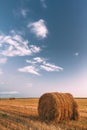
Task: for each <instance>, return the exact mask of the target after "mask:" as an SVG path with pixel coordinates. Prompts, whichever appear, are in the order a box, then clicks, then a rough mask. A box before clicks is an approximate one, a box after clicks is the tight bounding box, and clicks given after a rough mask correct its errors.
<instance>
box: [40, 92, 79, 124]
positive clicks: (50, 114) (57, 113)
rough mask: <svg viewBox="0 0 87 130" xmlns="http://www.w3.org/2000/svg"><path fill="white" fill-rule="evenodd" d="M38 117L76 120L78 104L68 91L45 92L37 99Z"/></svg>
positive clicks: (57, 120)
mask: <svg viewBox="0 0 87 130" xmlns="http://www.w3.org/2000/svg"><path fill="white" fill-rule="evenodd" d="M38 113H39V117H40V119H41V120H43V121H48V122H49V121H55V122H60V121H63V120H78V119H79V112H78V104H77V103H76V101H75V100H74V98H73V96H72V95H71V94H69V93H57V92H53V93H45V94H43V95H42V96H41V97H40V99H39V104H38Z"/></svg>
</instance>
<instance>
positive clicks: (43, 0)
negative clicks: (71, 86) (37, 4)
mask: <svg viewBox="0 0 87 130" xmlns="http://www.w3.org/2000/svg"><path fill="white" fill-rule="evenodd" d="M40 1H41V4H42V6H43V8H47V5H46V3H45V0H40Z"/></svg>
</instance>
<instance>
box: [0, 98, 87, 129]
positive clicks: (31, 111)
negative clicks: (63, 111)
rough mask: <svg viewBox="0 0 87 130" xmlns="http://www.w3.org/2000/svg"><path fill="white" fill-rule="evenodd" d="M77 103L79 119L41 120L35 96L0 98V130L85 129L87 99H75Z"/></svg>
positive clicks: (86, 122)
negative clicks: (58, 121) (49, 121)
mask: <svg viewBox="0 0 87 130" xmlns="http://www.w3.org/2000/svg"><path fill="white" fill-rule="evenodd" d="M75 100H76V101H77V102H78V105H79V112H80V120H79V121H63V122H61V123H57V124H55V123H45V122H41V121H40V119H39V117H38V111H37V108H38V101H39V99H36V98H25V99H0V130H87V99H86V98H85V99H80V98H79V99H75Z"/></svg>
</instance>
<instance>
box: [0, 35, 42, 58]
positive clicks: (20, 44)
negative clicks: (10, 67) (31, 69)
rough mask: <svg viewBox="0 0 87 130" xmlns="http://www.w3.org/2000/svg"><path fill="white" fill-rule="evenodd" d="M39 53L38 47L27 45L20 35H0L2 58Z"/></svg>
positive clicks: (26, 41)
mask: <svg viewBox="0 0 87 130" xmlns="http://www.w3.org/2000/svg"><path fill="white" fill-rule="evenodd" d="M38 52H40V47H37V46H35V45H29V41H28V40H25V39H24V38H23V37H22V36H21V35H19V34H14V35H0V54H1V55H3V56H9V57H13V56H25V55H32V54H33V53H38Z"/></svg>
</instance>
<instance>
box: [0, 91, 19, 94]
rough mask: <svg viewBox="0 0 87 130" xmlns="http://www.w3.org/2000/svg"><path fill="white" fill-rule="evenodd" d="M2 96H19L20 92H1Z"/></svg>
mask: <svg viewBox="0 0 87 130" xmlns="http://www.w3.org/2000/svg"><path fill="white" fill-rule="evenodd" d="M0 94H2V95H14V94H19V92H18V91H6V92H0Z"/></svg>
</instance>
